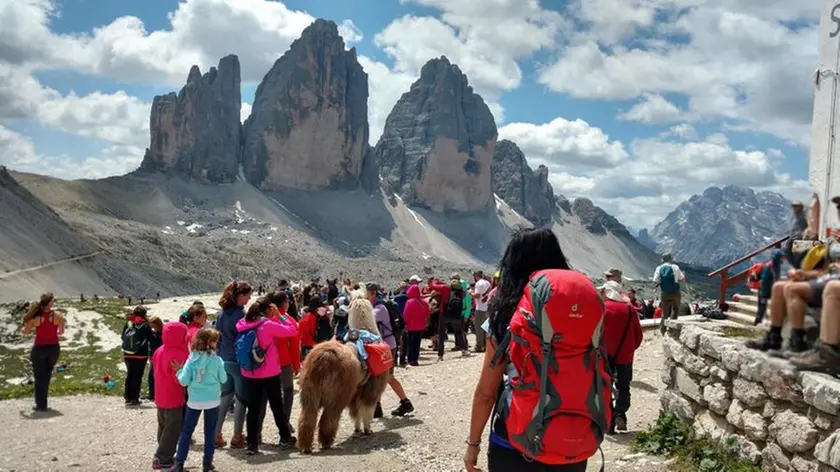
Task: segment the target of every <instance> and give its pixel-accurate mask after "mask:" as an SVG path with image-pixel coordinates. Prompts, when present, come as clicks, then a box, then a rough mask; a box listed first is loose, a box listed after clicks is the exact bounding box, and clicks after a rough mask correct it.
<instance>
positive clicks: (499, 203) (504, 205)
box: [493, 193, 525, 220]
mask: <svg viewBox="0 0 840 472" xmlns="http://www.w3.org/2000/svg"><path fill="white" fill-rule="evenodd" d="M493 196H494V197H495V198H496V210H501V209H502V208H504V209H505V210H507V211H509V212H511V213H513V214H514V215H516V216H517V217H518V218H521V219H523V220H524V219H525V218H524V217H523V216H522V215H520V214H519V213H518V212H517V211H516V210H514V209H513V208H511V206H510V205H508V204H507V202H506V201H504V200H502V199H501V198H499V196H498V195H496V194H495V193H494V194H493Z"/></svg>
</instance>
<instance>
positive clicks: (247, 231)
mask: <svg viewBox="0 0 840 472" xmlns="http://www.w3.org/2000/svg"><path fill="white" fill-rule="evenodd" d="M239 234H251V232H250V231H249V230H247V229H243V230H241V231H239Z"/></svg>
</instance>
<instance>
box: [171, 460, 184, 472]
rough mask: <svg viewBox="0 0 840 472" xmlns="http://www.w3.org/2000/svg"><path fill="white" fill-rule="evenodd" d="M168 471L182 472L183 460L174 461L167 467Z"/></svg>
mask: <svg viewBox="0 0 840 472" xmlns="http://www.w3.org/2000/svg"><path fill="white" fill-rule="evenodd" d="M169 472H184V461H175V464H173V465H172V467H170V468H169Z"/></svg>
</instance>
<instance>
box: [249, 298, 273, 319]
mask: <svg viewBox="0 0 840 472" xmlns="http://www.w3.org/2000/svg"><path fill="white" fill-rule="evenodd" d="M269 304H271V302H270V301H268V297H260V298H258V299H257V301H255V302H254V303H252V304H251V306H250V307H248V312H247V313H245V321H256V320H258V319H260V318H262V317H263V315H265V311H266V310H268V305H269Z"/></svg>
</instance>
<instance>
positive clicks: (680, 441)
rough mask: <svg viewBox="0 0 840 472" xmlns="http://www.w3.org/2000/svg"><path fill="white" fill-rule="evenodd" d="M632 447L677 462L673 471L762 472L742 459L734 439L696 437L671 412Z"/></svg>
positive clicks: (642, 433) (661, 418)
mask: <svg viewBox="0 0 840 472" xmlns="http://www.w3.org/2000/svg"><path fill="white" fill-rule="evenodd" d="M632 447H633V450H634V451H636V452H643V453H646V454H656V455H664V456H668V457H671V458H674V459H676V460H675V462H674V464H673V466H672V469H673V470H676V471H678V472H720V471H726V472H761V467H759V466H757V465H755V464H753V463H751V462H749V461H745V460H742V459H739V457H738V444H737V443H736V442H735V441H734V440H731V439H730V440H728V441H723V442H721V441H714V440H712V439H711V438H709V437H708V436H702V437H697V436H696V435H695V434H694V431H693V430H692V429H691V428H690V427H689V426H688V425H687V424H686V423H684V422H682V421H680V419H679V418H677V417H676V416H675V415H673V414H670V413H669V414H665V415H662V416H660V417H659V419H658V420H657V422H656V423H654V424H653V425H651V426H650V427H649V428H648V429H647V430H645V431H642V432H640V433H639V434H638V436H636V439H635V440H634V442H633V445H632Z"/></svg>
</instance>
